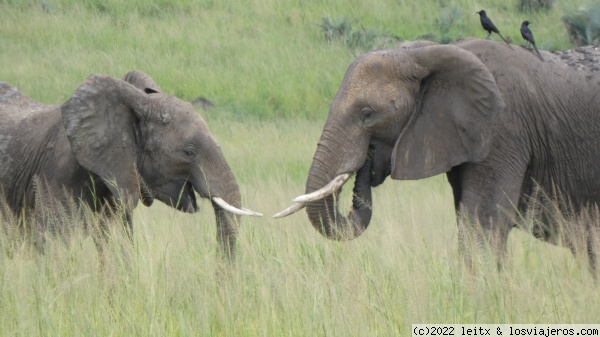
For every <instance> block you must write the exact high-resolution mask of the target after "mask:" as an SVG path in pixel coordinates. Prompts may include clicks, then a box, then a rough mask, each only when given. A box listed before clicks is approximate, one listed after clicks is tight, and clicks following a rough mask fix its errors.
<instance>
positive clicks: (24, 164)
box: [0, 70, 260, 257]
mask: <svg viewBox="0 0 600 337" xmlns="http://www.w3.org/2000/svg"><path fill="white" fill-rule="evenodd" d="M196 192H197V193H198V194H199V195H200V197H202V198H209V199H211V201H212V206H213V208H214V212H215V216H216V223H217V228H218V230H217V233H218V238H217V239H218V241H219V243H220V244H221V246H222V248H223V251H224V253H225V255H226V256H230V257H232V256H233V254H234V249H235V241H236V232H237V229H238V224H239V216H240V215H260V214H259V213H256V212H253V211H249V210H246V209H242V207H241V195H240V190H239V187H238V185H237V182H236V179H235V176H234V175H233V173H232V171H231V169H230V168H229V166H228V164H227V162H226V161H225V158H224V156H223V154H222V152H221V149H220V147H219V144H218V143H217V141H216V140H215V138H214V136H213V135H212V134H211V132H210V130H209V128H208V125H207V124H206V122H205V121H204V120H203V119H202V117H200V115H198V113H197V112H196V111H195V110H194V108H193V107H192V105H191V104H190V103H188V102H184V101H182V100H180V99H178V98H176V97H173V96H171V95H168V94H165V93H162V90H161V89H160V87H159V86H158V84H156V82H155V81H154V80H152V79H151V78H150V77H149V76H148V75H146V74H145V73H143V72H141V71H137V70H136V71H131V72H129V73H128V74H127V75H125V77H124V80H119V79H115V78H112V77H109V76H105V75H91V76H89V77H88V78H87V79H86V81H85V82H84V83H83V84H82V85H80V86H79V87H78V88H77V89H76V90H75V92H74V93H73V95H72V96H71V97H70V98H69V99H68V100H67V101H66V102H65V103H64V104H62V105H46V104H41V103H39V102H36V101H34V100H32V99H30V98H28V97H27V96H25V95H24V94H22V93H21V92H19V91H18V90H17V89H16V88H14V87H12V86H10V85H9V84H6V83H3V82H0V199H4V200H3V201H4V202H6V203H7V204H8V206H9V208H10V210H12V212H14V214H15V215H16V216H20V215H22V214H26V215H28V217H27V218H29V219H34V222H35V224H33V226H37V227H39V228H37V229H36V230H34V231H33V232H34V233H44V232H45V231H51V232H60V231H61V228H56V224H52V223H51V221H50V219H49V217H48V216H47V215H46V214H45V213H44V212H43V209H44V208H45V207H44V206H45V205H43V204H45V203H47V204H48V205H52V204H53V203H54V202H58V204H59V205H66V204H67V203H68V201H69V200H78V201H79V203H78V204H79V205H87V206H89V207H90V208H91V209H92V210H94V211H95V212H98V213H103V214H108V215H112V216H114V215H115V214H122V215H123V214H124V217H125V222H124V223H125V224H126V225H127V226H128V227H129V228H127V229H128V231H129V232H130V233H131V230H132V223H131V214H132V211H133V209H134V208H135V207H136V205H137V204H138V202H139V201H140V199H141V200H142V203H143V204H144V205H146V206H150V205H151V204H152V202H153V200H154V199H155V198H156V199H158V200H160V201H162V202H164V203H166V204H168V205H170V206H172V207H175V208H177V209H179V210H181V211H185V212H195V211H197V210H198V204H197V202H196V196H195V193H196ZM119 210H122V212H120V213H119ZM22 218H25V217H22ZM21 220H23V219H21ZM63 225H64V224H63ZM37 236H38V237H40V236H41V235H37ZM36 243H39V240H36Z"/></svg>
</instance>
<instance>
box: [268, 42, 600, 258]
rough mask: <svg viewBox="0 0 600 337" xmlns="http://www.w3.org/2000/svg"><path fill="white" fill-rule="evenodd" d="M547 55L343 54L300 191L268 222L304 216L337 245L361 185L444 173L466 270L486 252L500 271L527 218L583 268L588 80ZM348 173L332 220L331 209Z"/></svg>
mask: <svg viewBox="0 0 600 337" xmlns="http://www.w3.org/2000/svg"><path fill="white" fill-rule="evenodd" d="M515 47H516V46H515ZM549 58H551V57H549ZM551 59H553V60H557V59H558V61H556V62H555V63H551V62H541V61H540V60H539V59H538V58H537V57H536V56H535V54H532V53H531V52H530V51H528V50H526V49H524V48H520V47H516V48H514V50H511V49H510V48H508V47H507V46H506V45H503V44H501V43H499V42H494V41H488V40H481V39H474V38H469V39H464V40H460V41H456V42H455V43H453V44H448V45H439V44H436V43H433V42H426V41H418V42H413V43H406V44H403V45H400V46H398V47H396V48H391V49H382V50H377V51H372V52H369V53H366V54H364V55H361V56H359V57H357V58H356V59H355V60H354V62H353V63H352V64H351V65H350V66H349V68H348V70H347V72H346V74H345V75H344V78H343V80H342V83H341V85H340V87H339V90H338V92H337V94H336V96H335V98H334V99H333V101H332V103H331V106H330V109H329V114H328V117H327V120H326V122H325V125H324V127H323V131H322V134H321V137H320V139H319V142H318V145H317V149H316V152H315V154H314V157H313V161H312V164H311V166H310V169H309V172H308V178H307V181H306V190H305V194H304V195H301V196H299V197H297V198H295V199H294V204H292V206H290V207H289V208H287V209H285V210H283V211H281V212H279V213H277V214H275V215H274V217H276V218H280V217H284V216H288V215H290V214H292V213H294V212H297V211H299V210H301V209H303V208H306V212H307V214H308V218H309V220H310V223H311V224H312V226H314V227H315V228H316V229H317V230H318V231H319V232H320V233H321V234H323V235H324V236H325V237H327V238H329V239H335V240H350V239H353V238H356V237H357V236H359V235H360V234H361V233H362V232H363V231H364V230H365V229H366V228H367V226H368V225H369V223H370V221H371V216H372V213H373V203H372V195H371V189H372V187H376V186H378V185H380V184H382V183H383V182H384V180H385V179H386V178H387V177H388V176H390V177H391V178H392V179H395V180H417V179H423V178H427V177H431V176H435V175H438V174H442V173H445V174H446V176H447V179H448V182H449V184H450V186H451V189H452V192H453V197H454V207H455V210H456V215H457V217H456V218H457V225H458V232H459V235H458V237H459V240H458V241H459V242H458V246H459V250H460V251H461V252H462V253H463V254H462V255H463V257H464V260H463V261H465V262H466V264H467V265H469V266H473V265H472V263H473V262H474V260H473V256H474V255H475V251H480V248H486V249H489V251H491V252H492V254H491V256H492V258H491V261H495V263H494V264H496V265H497V267H499V268H500V269H501V268H502V267H501V266H502V261H503V260H504V258H505V255H506V254H507V249H508V248H507V240H508V234H509V232H510V231H511V229H512V228H514V227H521V228H522V227H523V226H525V224H524V222H525V221H522V217H523V215H524V214H530V215H532V217H533V218H534V219H536V221H534V225H533V226H532V227H533V228H528V229H530V231H531V233H532V234H533V235H534V236H535V237H537V238H539V239H541V240H545V241H548V242H551V243H555V244H560V245H565V246H567V247H568V248H571V250H572V251H574V252H575V251H576V250H577V249H579V248H577V247H583V248H584V249H585V250H587V254H588V257H589V264H590V267H591V269H592V270H594V269H595V260H596V256H595V255H596V254H595V248H594V245H595V244H594V232H598V229H599V227H598V224H597V223H594V222H593V221H592V220H590V221H588V222H585V221H584V223H582V222H577V221H575V220H574V219H575V218H576V217H577V216H578V215H580V214H582V212H584V211H586V210H591V209H594V208H595V207H598V203H599V202H600V159H599V158H600V76H597V75H595V74H592V73H587V72H580V71H575V70H573V69H572V68H570V67H568V66H566V65H565V64H564V63H560V60H559V59H560V58H559V57H555V58H551ZM354 174H356V178H355V183H354V188H353V197H352V207H351V211H350V213H349V214H348V215H347V216H344V215H343V214H341V212H340V211H339V209H338V204H337V202H336V200H337V198H338V197H339V192H340V190H341V188H342V186H343V185H344V184H345V182H346V181H348V179H349V178H350V177H351V176H352V175H354ZM552 200H554V201H556V202H555V203H552V202H551V201H552ZM553 205H554V206H553ZM553 207H554V208H553ZM561 216H562V218H561ZM561 219H563V220H573V221H562V222H561ZM561 226H563V227H561ZM526 229H527V228H526ZM566 230H573V231H579V233H582V235H583V238H584V240H583V241H584V242H583V243H582V246H581V245H580V246H577V245H576V243H575V242H574V241H575V240H574V239H573V238H571V240H570V239H569V238H566V239H565V238H562V237H561V236H560V234H561V233H565V231H566ZM485 260H487V261H490V260H489V259H485Z"/></svg>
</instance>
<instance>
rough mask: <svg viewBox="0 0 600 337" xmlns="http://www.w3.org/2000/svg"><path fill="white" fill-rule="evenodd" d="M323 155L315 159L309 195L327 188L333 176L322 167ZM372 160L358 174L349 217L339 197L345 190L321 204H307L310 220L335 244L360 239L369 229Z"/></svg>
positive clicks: (317, 201) (311, 170)
mask: <svg viewBox="0 0 600 337" xmlns="http://www.w3.org/2000/svg"><path fill="white" fill-rule="evenodd" d="M318 154H319V151H317V155H316V156H315V160H314V161H313V165H312V167H311V169H310V171H309V177H308V181H307V183H306V193H307V194H308V193H311V192H314V191H316V190H318V189H320V188H322V187H323V186H326V185H327V184H328V183H329V181H331V180H332V179H331V178H330V177H331V176H332V175H329V174H326V173H325V172H324V171H323V170H321V169H320V167H319V165H320V164H322V163H323V161H321V160H319V156H318ZM371 168H372V160H371V159H370V158H368V159H367V160H366V161H365V162H364V164H363V165H362V167H361V168H360V169H359V170H358V171H357V174H356V179H355V183H354V189H353V195H352V209H351V211H350V213H349V214H348V216H347V217H346V216H344V215H342V214H341V213H340V212H339V208H338V204H339V202H338V200H337V199H338V196H339V192H340V191H341V187H340V188H339V189H338V190H337V191H336V192H334V193H333V194H330V195H328V196H326V197H324V198H322V199H320V200H316V201H310V202H307V203H306V212H307V214H308V218H309V220H310V222H311V224H312V225H313V227H314V228H315V229H317V230H318V231H319V232H320V233H321V234H323V235H324V236H325V237H327V238H329V239H333V240H352V239H354V238H356V237H358V236H359V235H360V234H361V233H362V232H363V231H364V230H365V229H366V228H367V227H368V226H369V223H370V221H371V215H372V212H373V210H372V197H371V182H370V180H371Z"/></svg>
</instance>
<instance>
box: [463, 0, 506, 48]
mask: <svg viewBox="0 0 600 337" xmlns="http://www.w3.org/2000/svg"><path fill="white" fill-rule="evenodd" d="M475 13H477V14H479V21H481V27H483V29H484V30H487V32H488V36H487V38H486V39H489V38H490V35H492V32H494V33H496V34H498V36H500V37H501V38H502V40H504V42H506V45H508V46H509V47H510V49H514V48H513V47H512V46H511V45H510V43H508V41H506V39H505V38H504V36H502V35H501V34H500V31H499V30H498V28H496V25H494V23H493V22H492V20H491V19H490V18H489V17H488V16H487V13H486V12H485V10H483V9H482V10H480V11H479V12H475ZM475 13H473V14H475Z"/></svg>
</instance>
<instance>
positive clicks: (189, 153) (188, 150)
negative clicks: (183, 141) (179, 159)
mask: <svg viewBox="0 0 600 337" xmlns="http://www.w3.org/2000/svg"><path fill="white" fill-rule="evenodd" d="M183 153H184V154H185V156H186V157H190V158H193V157H196V154H197V152H196V148H195V147H193V146H186V147H185V148H184V149H183Z"/></svg>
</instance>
